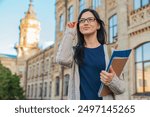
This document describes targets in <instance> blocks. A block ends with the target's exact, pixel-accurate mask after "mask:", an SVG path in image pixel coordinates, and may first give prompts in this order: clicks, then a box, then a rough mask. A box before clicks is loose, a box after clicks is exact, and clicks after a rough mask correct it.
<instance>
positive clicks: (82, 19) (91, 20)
mask: <svg viewBox="0 0 150 117" xmlns="http://www.w3.org/2000/svg"><path fill="white" fill-rule="evenodd" d="M95 20H96V19H95V18H94V17H89V18H87V19H85V18H81V19H80V20H79V23H80V24H83V23H85V22H86V21H87V22H88V23H92V22H94V21H95Z"/></svg>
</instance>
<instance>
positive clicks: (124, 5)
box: [0, 0, 150, 100]
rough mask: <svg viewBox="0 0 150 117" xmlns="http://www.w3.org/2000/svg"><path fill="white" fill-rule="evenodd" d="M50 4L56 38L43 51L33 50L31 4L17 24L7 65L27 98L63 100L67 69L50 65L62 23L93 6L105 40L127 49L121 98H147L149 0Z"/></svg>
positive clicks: (37, 28) (149, 91) (37, 29)
mask: <svg viewBox="0 0 150 117" xmlns="http://www.w3.org/2000/svg"><path fill="white" fill-rule="evenodd" d="M55 5H56V10H55V12H56V17H55V19H56V39H55V43H54V44H53V45H51V46H50V47H48V48H46V49H45V50H40V49H39V48H38V39H39V32H40V23H39V21H38V20H37V18H36V15H35V12H34V10H33V6H32V3H30V5H29V10H28V12H27V13H26V16H25V18H24V19H22V21H21V24H20V43H19V44H18V45H16V49H17V51H18V56H17V59H13V61H14V62H13V63H16V65H17V68H16V71H17V73H18V74H19V75H20V77H21V85H22V86H23V87H24V89H25V90H26V97H27V99H57V100H58V99H67V94H68V90H67V89H68V82H69V79H70V71H71V70H70V69H69V68H66V67H64V66H60V65H58V64H56V63H55V57H56V53H57V50H58V47H59V45H60V43H61V40H62V38H63V33H64V31H65V25H66V23H67V22H71V21H77V17H78V15H79V13H80V11H81V10H83V9H84V8H92V9H95V10H96V11H97V12H98V13H99V15H100V18H101V19H102V20H103V21H104V22H105V25H106V31H107V34H108V36H107V43H109V44H111V45H112V46H114V45H116V44H118V49H128V48H131V49H133V50H132V53H131V55H130V59H129V61H128V62H127V64H126V66H125V68H124V79H125V84H126V92H125V93H124V94H123V95H122V96H121V99H150V54H149V52H148V50H149V49H150V1H149V0H56V4H55ZM28 31H29V32H28ZM28 40H29V41H28ZM0 58H1V57H0ZM3 61H4V59H3ZM3 63H4V62H3ZM9 65H10V64H9ZM13 65H14V64H11V67H12V66H13ZM7 66H8V65H7ZM14 72H15V71H14Z"/></svg>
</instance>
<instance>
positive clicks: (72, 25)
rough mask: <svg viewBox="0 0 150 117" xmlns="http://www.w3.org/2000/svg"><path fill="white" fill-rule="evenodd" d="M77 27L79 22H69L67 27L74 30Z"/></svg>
mask: <svg viewBox="0 0 150 117" xmlns="http://www.w3.org/2000/svg"><path fill="white" fill-rule="evenodd" d="M76 26H77V22H69V23H67V27H68V28H72V29H74V28H76Z"/></svg>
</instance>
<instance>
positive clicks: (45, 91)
mask: <svg viewBox="0 0 150 117" xmlns="http://www.w3.org/2000/svg"><path fill="white" fill-rule="evenodd" d="M46 96H47V82H45V88H44V97H46Z"/></svg>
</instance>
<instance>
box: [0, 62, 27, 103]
mask: <svg viewBox="0 0 150 117" xmlns="http://www.w3.org/2000/svg"><path fill="white" fill-rule="evenodd" d="M0 99H4V100H9V99H10V100H15V99H25V96H24V91H23V88H22V87H21V86H20V78H19V77H18V76H17V75H16V74H12V73H11V71H10V70H9V69H8V68H6V67H4V66H3V65H2V64H1V63H0Z"/></svg>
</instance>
